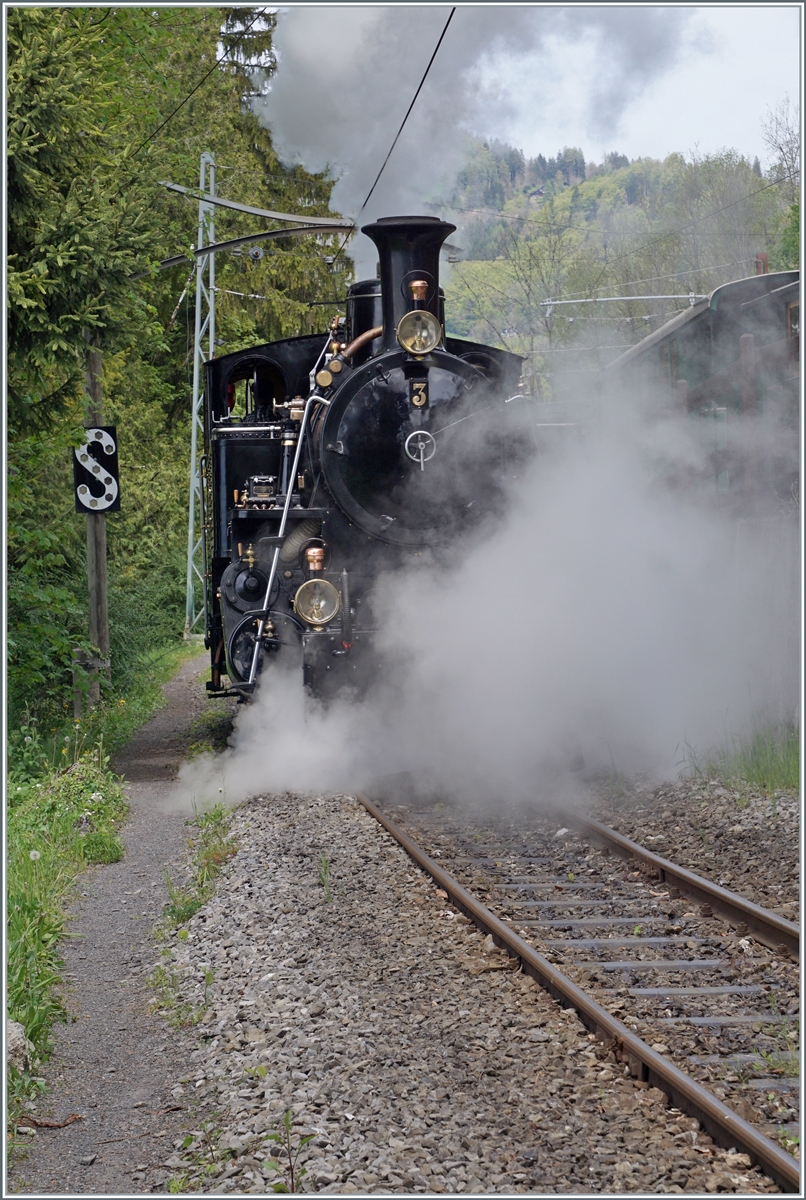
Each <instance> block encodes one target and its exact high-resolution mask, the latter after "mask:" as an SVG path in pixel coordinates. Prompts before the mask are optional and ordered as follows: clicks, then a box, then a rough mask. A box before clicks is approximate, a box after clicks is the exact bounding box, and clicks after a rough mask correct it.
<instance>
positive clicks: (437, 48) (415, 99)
mask: <svg viewBox="0 0 806 1200" xmlns="http://www.w3.org/2000/svg"><path fill="white" fill-rule="evenodd" d="M455 12H456V5H454V6H453V8H452V9H451V11H450V13H449V14H448V19H447V21H446V22H445V25H444V27H443V30H442V33H441V34H440V35H439V41H438V42H437V44H436V46H435V47H434V53H433V54H432V55H431V57H430V58H429V60H428V66H427V67H426V68H425V71H424V73H423V77H422V79H421V80H420V83H419V86H418V88H417V91H416V92H415V93H414V97H413V98H412V101H411V104H410V105H409V107H408V108H407V109H406V115H405V117H404V118H403V120H402V121H401V122H400V128H399V129H398V131H397V133H396V134H395V138H394V141H393V142H392V144H391V146H390V147H389V151H388V153H387V155H386V158H385V159H384V160H383V162H382V163H381V169H380V171H379V172H378V174H377V175H376V176H375V182H374V183H373V185H372V187H371V188H370V189H369V191H368V192H367V196H366V199H365V201H364V203H363V204H362V205H361V207H360V208H359V210H358V213H357V214H356V218H355V219H356V224H357V223H358V218H359V217H360V216H361V214H362V212H363V211H364V209H365V208H366V207H367V205H368V204H369V200H370V196H371V195H372V193H373V192H374V191H375V188H376V187H377V186H378V180H379V179H380V177H381V175H383V172H384V170H385V168H386V164H387V163H388V162H389V159H390V158H391V157H392V151H393V150H394V148H395V146H396V145H397V143H398V139H399V137H400V135H401V133H402V132H403V129H404V127H405V124H406V122H407V121H408V119H409V117H410V116H411V110H412V109H413V108H414V105H415V104H416V103H417V97H418V96H419V94H420V92H421V91H422V90H423V84H424V83H425V81H426V79H427V78H428V72H429V71H430V70H431V67H432V65H433V62H434V59H435V58H436V56H437V53H438V52H439V48H440V46H441V45H442V42H443V39H444V37H445V34H446V33H447V32H448V26H449V25H450V23H451V21H452V20H453V14H454V13H455Z"/></svg>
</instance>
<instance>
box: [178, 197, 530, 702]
mask: <svg viewBox="0 0 806 1200" xmlns="http://www.w3.org/2000/svg"><path fill="white" fill-rule="evenodd" d="M454 228H455V227H454V226H453V225H449V224H447V223H445V222H443V221H441V220H439V219H438V218H436V217H389V218H385V219H383V220H379V221H377V222H375V223H374V224H372V225H367V226H365V227H364V228H363V230H362V232H363V233H365V234H367V235H368V236H369V237H370V238H371V239H372V240H373V242H374V243H375V245H376V247H377V249H378V256H379V278H378V279H372V280H365V281H363V282H359V283H356V284H354V285H353V286H352V287H351V288H350V289H349V292H348V296H347V306H346V307H347V312H346V317H343V316H340V315H337V316H335V317H334V318H333V320H332V322H331V323H330V328H329V331H328V333H327V335H326V336H323V335H321V334H320V335H317V336H309V337H294V338H287V339H284V340H282V341H278V342H271V343H269V344H266V345H262V346H255V347H253V348H250V349H248V350H241V351H238V352H237V353H234V354H228V355H225V356H223V357H221V358H216V359H214V360H212V361H211V362H209V363H208V364H207V383H206V389H205V455H204V459H203V465H202V469H203V478H204V487H205V495H206V502H207V513H208V517H207V522H208V523H207V524H206V526H205V529H206V548H205V549H206V553H205V558H206V584H207V588H206V645H207V646H208V648H209V650H210V655H211V661H212V679H211V681H210V682H209V683H208V684H207V688H208V690H209V691H210V692H211V693H213V694H219V695H222V694H223V695H232V694H238V695H239V696H240V697H241V698H247V697H248V696H249V695H250V694H251V693H252V692H253V691H254V689H255V686H256V684H257V682H258V680H259V678H260V674H261V671H263V670H265V668H266V664H267V663H268V662H270V661H271V660H273V659H276V660H277V661H279V660H280V659H285V660H289V661H291V662H294V663H295V664H296V663H299V664H300V665H301V668H302V672H303V679H304V684H305V686H306V687H307V688H308V689H309V691H310V692H311V693H312V694H314V695H315V696H317V697H321V698H328V697H330V696H332V695H334V694H335V693H336V692H338V691H339V690H340V689H341V688H343V687H345V686H346V687H348V688H351V687H352V688H358V689H360V690H363V689H364V688H365V687H366V686H367V684H368V682H370V681H371V679H372V677H373V674H374V673H375V672H376V671H377V670H378V665H379V664H378V661H377V658H376V650H375V647H374V645H373V631H374V630H375V629H376V627H377V622H378V620H379V619H380V618H381V617H382V614H380V613H378V612H376V611H373V584H374V583H375V581H376V580H377V579H378V577H379V575H380V574H381V573H383V572H388V571H390V570H395V569H396V568H398V567H400V566H401V565H403V564H404V563H405V562H406V561H407V560H408V559H409V558H410V557H411V556H414V555H424V554H426V555H436V556H439V555H440V554H441V553H446V552H448V550H449V548H450V546H451V544H452V543H455V542H456V540H457V539H458V537H459V535H461V534H463V533H465V532H466V531H468V530H470V529H472V528H473V527H474V525H477V524H478V523H479V522H480V521H482V520H484V519H485V517H486V516H488V515H489V514H490V513H491V512H494V511H495V509H496V506H497V505H499V504H500V503H501V501H502V498H503V491H504V488H505V485H506V478H507V476H508V475H509V474H511V473H513V472H514V471H515V470H517V460H518V457H519V455H521V454H522V453H523V452H524V448H523V447H524V442H523V437H522V436H521V435H520V433H519V431H518V426H519V422H520V419H521V415H520V411H519V410H522V409H523V405H520V404H517V403H510V401H511V400H512V399H514V398H516V397H515V393H516V391H517V388H518V383H519V376H520V368H521V360H520V358H518V357H517V356H516V355H513V354H509V353H507V352H505V351H502V350H497V349H494V348H491V347H489V346H485V345H481V344H478V343H474V342H469V341H464V340H459V339H455V338H451V337H446V336H445V332H444V296H443V292H442V290H441V288H440V286H439V256H440V249H441V246H442V244H443V242H444V241H445V239H446V238H447V237H448V236H449V234H451V233H452V232H453V231H454ZM412 636H413V640H414V639H415V638H416V631H412Z"/></svg>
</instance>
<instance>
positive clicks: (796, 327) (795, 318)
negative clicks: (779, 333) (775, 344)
mask: <svg viewBox="0 0 806 1200" xmlns="http://www.w3.org/2000/svg"><path fill="white" fill-rule="evenodd" d="M799 333H800V300H793V301H792V303H791V304H787V306H786V336H787V337H797V336H798V334H799Z"/></svg>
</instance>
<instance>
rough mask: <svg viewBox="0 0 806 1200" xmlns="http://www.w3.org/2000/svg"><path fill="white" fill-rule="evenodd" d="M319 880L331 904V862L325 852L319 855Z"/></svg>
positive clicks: (326, 898)
mask: <svg viewBox="0 0 806 1200" xmlns="http://www.w3.org/2000/svg"><path fill="white" fill-rule="evenodd" d="M319 882H320V884H321V885H322V891H323V892H324V893H325V900H326V901H327V903H328V904H330V903H331V901H332V900H333V893H332V891H331V890H330V863H329V862H328V860H327V857H326V855H324V854H320V855H319Z"/></svg>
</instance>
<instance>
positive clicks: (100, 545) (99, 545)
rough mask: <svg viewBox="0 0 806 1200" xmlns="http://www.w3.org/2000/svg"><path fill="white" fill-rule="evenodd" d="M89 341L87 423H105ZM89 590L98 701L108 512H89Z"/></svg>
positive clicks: (104, 643) (105, 662)
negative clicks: (95, 651)
mask: <svg viewBox="0 0 806 1200" xmlns="http://www.w3.org/2000/svg"><path fill="white" fill-rule="evenodd" d="M84 336H85V339H86V341H87V342H88V343H89V344H88V347H87V356H86V361H85V367H84V391H85V395H86V416H87V424H88V425H103V419H104V417H103V391H102V377H103V361H102V358H101V351H100V350H99V349H98V347H97V346H94V345H93V344H92V342H91V341H90V339H89V336H88V335H87V334H85V335H84ZM87 590H88V592H89V618H90V619H89V637H90V642H91V643H92V645H93V646H94V647H97V650H98V657H97V658H96V659H95V660H94V662H93V669H92V672H91V678H90V690H89V701H90V704H91V705H92V704H97V703H98V701H99V700H100V698H101V687H100V682H99V679H98V672H99V670H101V671H103V673H104V675H105V676H106V678H107V679H110V678H111V666H110V659H109V601H108V595H107V576H106V514H105V513H87Z"/></svg>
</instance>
